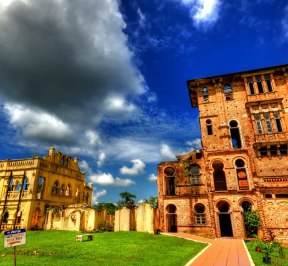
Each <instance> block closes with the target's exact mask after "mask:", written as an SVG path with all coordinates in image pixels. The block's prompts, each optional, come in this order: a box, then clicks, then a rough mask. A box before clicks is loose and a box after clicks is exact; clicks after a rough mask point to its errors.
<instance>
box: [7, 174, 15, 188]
mask: <svg viewBox="0 0 288 266" xmlns="http://www.w3.org/2000/svg"><path fill="white" fill-rule="evenodd" d="M13 182H14V178H13V177H10V179H9V186H8V191H13V190H14V186H13Z"/></svg>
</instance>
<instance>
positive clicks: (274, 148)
mask: <svg viewBox="0 0 288 266" xmlns="http://www.w3.org/2000/svg"><path fill="white" fill-rule="evenodd" d="M269 150H270V155H277V146H276V145H273V146H270V149H269Z"/></svg>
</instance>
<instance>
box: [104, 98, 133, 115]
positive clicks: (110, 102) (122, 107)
mask: <svg viewBox="0 0 288 266" xmlns="http://www.w3.org/2000/svg"><path fill="white" fill-rule="evenodd" d="M104 106H105V109H106V111H108V112H112V113H117V114H119V112H134V111H136V109H137V107H136V106H135V105H134V104H132V103H127V102H126V100H125V99H124V98H122V97H119V96H118V97H111V96H109V97H108V98H107V99H106V100H105V104H104Z"/></svg>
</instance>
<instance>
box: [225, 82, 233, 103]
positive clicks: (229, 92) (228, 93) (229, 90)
mask: <svg viewBox="0 0 288 266" xmlns="http://www.w3.org/2000/svg"><path fill="white" fill-rule="evenodd" d="M224 94H225V98H226V100H232V99H233V91H232V87H231V85H229V84H226V85H224Z"/></svg>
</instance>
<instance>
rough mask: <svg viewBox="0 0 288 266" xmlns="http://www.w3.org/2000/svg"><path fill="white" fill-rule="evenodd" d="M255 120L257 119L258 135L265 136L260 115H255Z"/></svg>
mask: <svg viewBox="0 0 288 266" xmlns="http://www.w3.org/2000/svg"><path fill="white" fill-rule="evenodd" d="M254 118H255V122H256V128H257V133H258V134H263V127H262V122H261V119H260V115H254Z"/></svg>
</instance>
